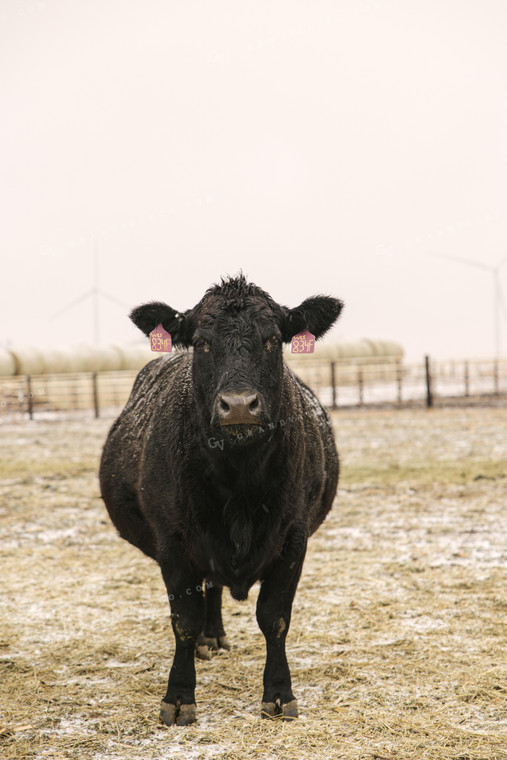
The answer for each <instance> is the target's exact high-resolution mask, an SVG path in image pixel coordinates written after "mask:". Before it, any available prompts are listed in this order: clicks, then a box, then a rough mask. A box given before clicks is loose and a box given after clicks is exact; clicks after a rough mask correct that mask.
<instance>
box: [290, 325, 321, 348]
mask: <svg viewBox="0 0 507 760" xmlns="http://www.w3.org/2000/svg"><path fill="white" fill-rule="evenodd" d="M314 351H315V335H312V334H311V332H308V330H304V332H301V333H298V334H297V335H293V336H292V343H291V347H290V352H291V354H313V352H314Z"/></svg>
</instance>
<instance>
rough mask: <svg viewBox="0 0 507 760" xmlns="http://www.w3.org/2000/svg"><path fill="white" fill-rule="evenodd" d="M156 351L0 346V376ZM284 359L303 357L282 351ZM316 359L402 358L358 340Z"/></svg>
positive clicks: (136, 359) (319, 350)
mask: <svg viewBox="0 0 507 760" xmlns="http://www.w3.org/2000/svg"><path fill="white" fill-rule="evenodd" d="M156 356H157V354H155V353H153V352H152V351H151V350H150V346H149V343H146V344H136V345H133V346H115V345H110V346H91V345H87V344H82V345H78V346H62V347H58V346H56V347H48V348H42V347H38V346H25V347H13V348H0V375H3V376H5V375H48V374H61V373H67V372H74V373H75V372H106V371H112V370H123V369H140V368H141V367H143V366H144V365H145V364H146V363H147V362H149V361H150V359H153V358H155V357H156ZM284 356H285V359H287V360H288V361H291V360H293V359H302V358H304V359H306V360H308V358H309V357H308V356H305V357H302V356H300V355H297V354H291V353H290V347H288V350H286V351H285V354H284ZM311 356H313V357H314V358H315V359H319V360H323V361H334V360H337V361H339V360H342V361H347V360H348V361H354V360H365V361H368V360H371V361H376V362H378V361H395V360H401V358H402V357H403V349H402V348H401V346H399V345H398V344H397V343H393V342H391V341H380V340H376V341H374V340H368V339H366V338H365V339H363V340H358V341H355V342H353V343H338V344H334V345H333V344H326V343H323V344H320V343H317V344H316V346H315V353H314V354H312V355H311Z"/></svg>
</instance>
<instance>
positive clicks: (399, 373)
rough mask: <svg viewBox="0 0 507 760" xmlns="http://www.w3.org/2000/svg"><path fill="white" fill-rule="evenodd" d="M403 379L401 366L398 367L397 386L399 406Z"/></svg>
mask: <svg viewBox="0 0 507 760" xmlns="http://www.w3.org/2000/svg"><path fill="white" fill-rule="evenodd" d="M402 378H403V373H402V371H401V367H400V365H399V364H397V366H396V384H397V386H398V404H401V390H402Z"/></svg>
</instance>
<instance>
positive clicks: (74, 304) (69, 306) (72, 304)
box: [48, 290, 93, 320]
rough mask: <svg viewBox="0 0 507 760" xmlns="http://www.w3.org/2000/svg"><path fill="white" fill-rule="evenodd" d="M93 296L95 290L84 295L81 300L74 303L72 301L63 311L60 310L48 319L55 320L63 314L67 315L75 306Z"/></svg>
mask: <svg viewBox="0 0 507 760" xmlns="http://www.w3.org/2000/svg"><path fill="white" fill-rule="evenodd" d="M92 294H93V290H89V291H88V292H87V293H84V295H82V296H79V298H76V299H75V300H74V301H71V302H70V303H68V304H67V306H64V307H63V309H59V310H58V311H56V312H55V313H54V314H52V315H51V316H50V317H48V319H50V320H53V319H56V318H57V317H59V316H60V315H61V314H65V312H66V311H69V309H73V308H74V306H77V305H78V303H81V301H86V299H87V298H89V297H90V296H91V295H92Z"/></svg>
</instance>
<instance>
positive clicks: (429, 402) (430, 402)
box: [424, 355, 433, 409]
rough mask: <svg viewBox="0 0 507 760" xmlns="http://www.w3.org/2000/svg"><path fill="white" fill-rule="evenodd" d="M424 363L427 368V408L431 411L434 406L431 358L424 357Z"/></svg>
mask: <svg viewBox="0 0 507 760" xmlns="http://www.w3.org/2000/svg"><path fill="white" fill-rule="evenodd" d="M424 363H425V367H426V406H427V407H428V409H429V408H430V407H432V406H433V390H432V387H431V369H430V357H429V356H428V355H426V356H425V357H424Z"/></svg>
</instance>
